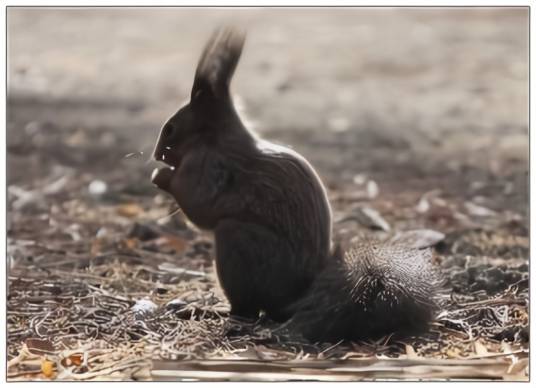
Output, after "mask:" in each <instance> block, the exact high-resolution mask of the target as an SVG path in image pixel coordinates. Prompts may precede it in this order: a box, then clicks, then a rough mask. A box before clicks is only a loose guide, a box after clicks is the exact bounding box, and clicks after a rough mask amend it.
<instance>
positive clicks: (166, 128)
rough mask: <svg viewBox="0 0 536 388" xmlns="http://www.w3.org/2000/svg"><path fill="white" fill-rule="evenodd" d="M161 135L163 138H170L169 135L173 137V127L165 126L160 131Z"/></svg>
mask: <svg viewBox="0 0 536 388" xmlns="http://www.w3.org/2000/svg"><path fill="white" fill-rule="evenodd" d="M162 135H163V137H170V136H171V135H173V126H172V125H170V124H166V125H165V126H164V128H163V129H162Z"/></svg>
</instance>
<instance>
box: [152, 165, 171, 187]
mask: <svg viewBox="0 0 536 388" xmlns="http://www.w3.org/2000/svg"><path fill="white" fill-rule="evenodd" d="M174 173H175V171H174V168H172V167H162V168H155V169H154V170H153V173H152V174H151V182H153V184H155V185H156V186H157V187H158V188H159V189H161V190H164V191H168V189H169V186H170V184H171V179H172V178H173V174H174Z"/></svg>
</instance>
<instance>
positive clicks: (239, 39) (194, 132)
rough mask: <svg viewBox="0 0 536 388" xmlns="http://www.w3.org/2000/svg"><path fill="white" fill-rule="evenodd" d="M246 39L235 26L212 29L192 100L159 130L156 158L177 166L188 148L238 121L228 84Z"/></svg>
mask: <svg viewBox="0 0 536 388" xmlns="http://www.w3.org/2000/svg"><path fill="white" fill-rule="evenodd" d="M244 41H245V34H244V32H242V31H238V30H237V29H234V28H222V29H218V30H216V31H215V32H214V33H213V35H212V37H211V38H210V40H209V41H208V43H207V44H206V46H205V48H204V50H203V53H202V54H201V58H200V59H199V63H198V65H197V70H196V73H195V78H194V84H193V87H192V92H191V96H190V101H189V102H188V103H187V104H186V105H185V106H183V107H182V108H180V109H179V110H178V112H177V113H175V114H174V115H173V116H172V117H171V118H170V119H169V120H168V121H167V122H166V123H165V124H164V126H163V127H162V129H161V131H160V135H159V136H158V140H157V143H156V146H155V150H154V153H153V156H154V158H155V159H156V160H160V161H162V162H164V163H166V164H168V165H170V166H172V167H178V166H179V164H180V162H181V159H182V157H183V156H184V154H185V153H186V152H187V151H188V150H189V149H192V147H195V145H196V144H198V143H199V142H200V141H207V139H208V140H209V141H210V139H211V138H214V136H216V134H217V133H221V132H222V131H225V130H226V128H227V127H229V126H232V125H234V124H235V123H234V121H233V119H234V118H235V111H234V107H233V102H232V98H231V93H230V91H229V85H230V83H231V79H232V77H233V73H234V70H235V68H236V65H237V63H238V60H239V59H240V54H241V53H242V47H243V46H244Z"/></svg>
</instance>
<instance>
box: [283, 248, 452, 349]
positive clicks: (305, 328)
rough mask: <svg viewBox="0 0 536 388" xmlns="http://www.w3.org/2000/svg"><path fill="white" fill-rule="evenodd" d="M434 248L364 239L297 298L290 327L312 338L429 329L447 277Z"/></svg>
mask: <svg viewBox="0 0 536 388" xmlns="http://www.w3.org/2000/svg"><path fill="white" fill-rule="evenodd" d="M431 259H432V251H431V250H430V249H429V248H425V249H417V248H411V247H410V248H408V246H407V245H403V244H401V243H399V242H397V241H387V242H380V241H376V240H370V239H367V240H363V241H361V242H359V243H357V244H356V245H354V246H353V247H352V248H351V249H350V250H349V251H347V252H346V253H345V254H344V255H342V257H339V258H337V257H336V256H335V257H334V258H333V260H332V261H331V263H330V264H329V265H328V267H327V268H326V269H325V270H324V272H323V273H322V274H321V275H320V276H319V277H318V278H317V280H316V281H315V283H314V284H313V286H312V289H311V292H309V293H308V294H307V296H306V297H305V298H303V299H302V300H300V301H298V302H297V303H295V304H294V305H293V306H292V307H291V310H292V311H294V312H295V314H294V316H293V318H292V319H291V321H290V322H289V325H290V328H292V329H294V330H296V331H298V332H299V333H301V334H302V335H303V336H304V337H306V338H307V339H309V340H312V341H337V340H340V339H347V340H359V339H365V338H375V337H376V338H377V337H381V336H383V335H387V334H390V333H394V332H396V333H401V334H412V333H416V332H418V331H421V330H423V329H425V328H426V326H427V325H428V323H429V321H430V320H431V319H432V318H433V316H434V314H435V312H436V309H437V304H436V294H437V293H438V291H439V289H440V288H441V285H442V281H441V276H440V274H439V272H438V270H437V269H436V268H435V266H434V265H433V263H432V262H431Z"/></svg>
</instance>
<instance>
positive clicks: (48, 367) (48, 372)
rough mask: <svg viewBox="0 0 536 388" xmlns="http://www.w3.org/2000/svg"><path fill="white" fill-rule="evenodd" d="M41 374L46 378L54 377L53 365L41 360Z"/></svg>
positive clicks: (50, 362)
mask: <svg viewBox="0 0 536 388" xmlns="http://www.w3.org/2000/svg"><path fill="white" fill-rule="evenodd" d="M41 372H43V374H44V375H45V376H46V377H52V376H53V375H54V363H53V362H52V361H49V360H43V362H41Z"/></svg>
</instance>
